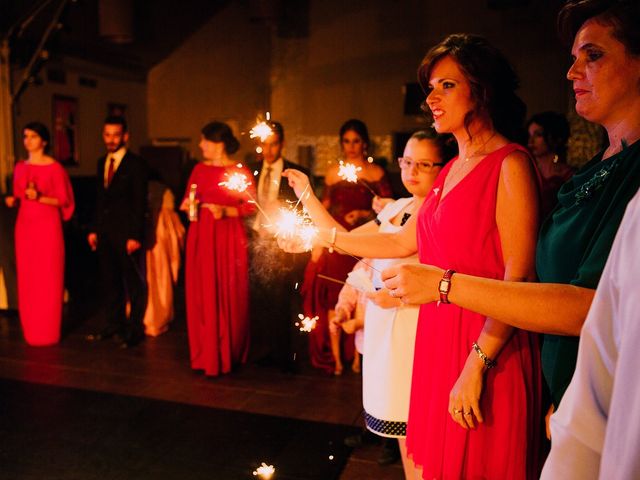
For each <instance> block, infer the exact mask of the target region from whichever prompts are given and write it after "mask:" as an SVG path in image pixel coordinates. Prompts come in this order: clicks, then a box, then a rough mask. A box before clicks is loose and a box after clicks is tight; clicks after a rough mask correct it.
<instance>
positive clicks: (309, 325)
mask: <svg viewBox="0 0 640 480" xmlns="http://www.w3.org/2000/svg"><path fill="white" fill-rule="evenodd" d="M298 318H299V319H300V321H299V322H296V324H295V325H296V327H298V328H299V329H300V331H301V332H310V331H311V330H313V329H314V328H316V323H317V322H318V319H319V318H320V317H318V316H317V315H316V316H315V317H313V318H310V317H305V316H304V315H303V314H301V313H299V314H298Z"/></svg>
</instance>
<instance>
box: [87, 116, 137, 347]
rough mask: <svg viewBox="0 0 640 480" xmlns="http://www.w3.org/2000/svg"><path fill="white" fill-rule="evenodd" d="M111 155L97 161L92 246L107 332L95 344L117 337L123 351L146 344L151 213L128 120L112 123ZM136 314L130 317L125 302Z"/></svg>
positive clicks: (105, 135)
mask: <svg viewBox="0 0 640 480" xmlns="http://www.w3.org/2000/svg"><path fill="white" fill-rule="evenodd" d="M102 139H103V141H104V144H105V147H106V150H107V155H105V156H104V157H101V158H100V159H99V160H98V170H97V183H98V197H97V202H96V222H95V228H94V229H93V230H92V232H91V233H89V235H88V241H89V245H90V247H91V249H92V250H94V251H97V253H98V262H99V271H100V280H101V282H100V285H101V286H100V292H98V296H99V297H101V298H102V299H103V303H104V308H103V312H104V315H105V317H106V327H105V328H104V329H103V330H102V331H100V332H99V333H96V334H93V335H89V337H88V338H89V339H90V340H104V339H107V338H111V337H114V336H115V337H117V338H118V339H119V340H120V342H121V344H120V345H121V347H122V348H127V347H132V346H135V345H137V344H138V343H139V342H140V341H141V340H142V339H143V338H144V327H143V324H142V320H143V317H144V312H145V308H146V304H147V285H146V278H145V274H144V251H143V250H142V248H141V246H142V240H143V235H144V229H145V214H146V210H147V167H146V164H145V162H144V160H143V159H142V158H141V157H139V156H138V155H136V154H134V153H132V152H130V151H128V150H127V147H126V144H127V141H128V140H129V132H128V130H127V124H126V121H125V120H124V118H122V117H116V116H110V117H107V118H106V120H105V122H104V127H103V129H102ZM127 299H128V300H129V302H130V305H131V311H130V314H129V318H128V319H127V315H126V311H125V309H126V300H127Z"/></svg>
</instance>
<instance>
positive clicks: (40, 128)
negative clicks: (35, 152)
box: [22, 122, 51, 153]
mask: <svg viewBox="0 0 640 480" xmlns="http://www.w3.org/2000/svg"><path fill="white" fill-rule="evenodd" d="M25 130H31V131H32V132H36V133H37V134H38V136H39V137H40V138H41V139H42V141H43V142H45V145H44V149H43V150H44V153H49V149H50V147H51V135H50V134H49V129H48V128H47V127H45V125H44V123H41V122H29V123H27V124H26V125H25V126H24V127H23V128H22V131H23V132H24V131H25Z"/></svg>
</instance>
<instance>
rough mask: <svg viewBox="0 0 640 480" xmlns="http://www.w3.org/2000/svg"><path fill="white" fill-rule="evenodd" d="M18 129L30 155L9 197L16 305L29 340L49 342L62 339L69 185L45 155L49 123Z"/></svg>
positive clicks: (16, 174) (71, 201)
mask: <svg viewBox="0 0 640 480" xmlns="http://www.w3.org/2000/svg"><path fill="white" fill-rule="evenodd" d="M22 132H23V144H24V148H25V150H26V151H27V155H28V158H27V160H23V161H21V162H18V163H17V164H16V167H15V171H14V175H13V195H14V196H12V197H7V205H9V206H18V208H19V210H18V219H17V222H16V230H15V245H16V267H17V274H18V310H19V313H20V322H21V324H22V330H23V332H24V338H25V340H26V341H27V343H28V344H29V345H34V346H41V345H52V344H55V343H58V342H59V341H60V325H61V321H62V300H63V295H64V236H63V232H62V221H63V220H69V219H70V218H71V216H72V215H73V210H74V199H73V190H72V188H71V182H70V181H69V177H68V176H67V173H66V172H65V170H64V168H63V167H62V165H60V164H59V163H58V162H56V160H55V159H54V158H52V157H50V156H49V155H47V151H48V147H49V131H48V130H47V128H46V127H45V126H44V125H43V124H41V123H39V122H32V123H28V124H27V125H25V127H24V128H23V130H22Z"/></svg>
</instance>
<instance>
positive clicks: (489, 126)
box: [319, 34, 541, 479]
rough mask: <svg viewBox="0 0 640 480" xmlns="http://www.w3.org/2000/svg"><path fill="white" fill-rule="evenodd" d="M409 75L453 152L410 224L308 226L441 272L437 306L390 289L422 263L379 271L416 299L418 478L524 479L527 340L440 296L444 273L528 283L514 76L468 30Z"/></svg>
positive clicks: (530, 374) (530, 233)
mask: <svg viewBox="0 0 640 480" xmlns="http://www.w3.org/2000/svg"><path fill="white" fill-rule="evenodd" d="M418 77H419V80H420V82H421V84H422V86H423V88H424V90H425V91H426V92H427V100H426V103H427V106H428V109H429V111H430V112H431V115H432V117H433V121H434V127H435V129H436V131H438V132H439V133H443V132H449V133H452V134H453V136H454V137H455V138H456V141H457V143H458V148H459V152H460V153H459V156H458V157H456V158H455V159H454V160H452V161H451V162H449V163H448V164H447V165H446V166H445V167H444V168H443V170H442V172H441V173H440V175H439V176H438V178H437V179H436V181H435V183H434V185H433V187H434V188H432V189H431V193H430V194H429V195H428V196H427V198H426V199H425V201H424V203H423V205H422V208H421V210H420V213H419V214H418V215H417V219H414V218H413V217H412V218H410V219H409V221H408V222H407V223H406V224H405V226H404V228H402V229H401V230H399V231H398V232H396V233H390V234H378V235H360V234H346V233H341V232H337V231H334V230H331V231H320V234H319V238H320V239H321V240H322V241H324V242H326V243H328V244H330V245H332V246H334V247H335V248H336V249H339V250H341V251H342V250H344V251H347V252H349V253H352V254H355V255H360V256H364V257H369V258H376V257H386V258H389V257H402V256H407V255H409V254H411V253H413V252H415V251H416V250H417V251H418V254H419V259H420V262H421V263H427V264H435V265H439V266H441V267H446V268H448V269H450V270H447V274H446V275H445V278H444V280H443V282H442V285H441V287H442V288H441V291H442V298H441V302H439V303H437V304H436V303H428V302H425V301H420V300H421V299H420V298H418V299H417V300H413V298H411V301H406V300H407V299H406V298H405V297H404V295H405V294H404V292H403V289H400V290H398V289H397V288H398V287H397V286H396V283H397V282H398V281H399V279H398V278H395V275H396V273H395V272H403V271H404V269H407V270H409V271H411V272H413V271H414V270H417V271H422V270H423V268H424V266H423V265H419V264H409V265H399V266H394V267H390V268H389V269H387V270H384V271H383V279H387V278H391V280H389V281H388V282H387V288H388V289H389V290H390V292H391V294H392V295H393V296H396V297H398V298H401V300H402V301H405V303H412V304H422V305H421V306H420V313H419V319H418V329H417V334H416V345H415V355H414V362H413V379H412V386H411V405H410V409H409V419H408V425H407V450H408V454H409V456H410V457H411V458H412V459H413V461H414V462H415V464H416V465H417V466H418V467H421V468H422V477H423V478H425V479H431V478H519V479H520V478H523V479H524V478H535V477H536V475H537V473H538V471H539V465H538V463H539V462H538V460H537V457H536V455H537V453H538V439H539V435H538V433H539V426H540V423H539V420H540V416H541V415H540V414H541V407H540V404H539V403H540V392H541V380H540V374H539V371H540V366H539V362H540V359H539V352H538V344H537V336H536V335H533V334H529V333H528V332H526V331H523V330H518V329H514V328H513V327H510V326H508V325H506V324H505V323H502V322H499V321H497V320H495V319H494V318H492V317H491V316H487V315H485V314H478V313H475V312H473V311H472V310H470V309H466V308H461V307H459V306H457V305H454V304H449V299H448V297H447V291H448V290H447V285H448V282H449V281H450V276H451V275H452V274H453V271H454V270H455V271H457V272H465V273H470V274H476V275H483V276H486V277H489V278H495V279H504V280H513V281H527V280H528V281H531V280H533V279H534V278H535V270H534V253H535V235H536V232H537V229H538V191H537V185H536V175H535V170H534V166H533V162H532V160H531V159H530V158H529V156H528V154H527V152H526V150H525V149H524V148H523V147H522V146H520V145H517V144H515V143H512V142H511V141H510V136H512V135H517V134H518V133H519V132H520V131H521V128H519V126H520V125H522V123H523V120H524V118H523V117H524V106H523V103H522V101H521V100H520V99H519V98H518V97H517V95H516V93H515V89H516V87H517V86H518V79H517V77H516V75H515V72H514V71H513V69H512V68H511V66H510V65H509V63H508V61H507V60H506V59H505V57H504V56H503V55H502V54H501V53H500V52H499V51H498V50H497V49H495V48H494V47H493V46H491V45H490V44H489V43H488V42H487V41H486V40H485V39H484V38H482V37H479V36H476V35H468V34H456V35H450V36H449V37H447V38H446V39H445V40H444V41H442V42H441V43H440V44H438V45H437V46H435V47H434V48H432V49H431V50H430V51H429V52H428V53H427V56H426V57H425V59H424V61H423V63H422V65H421V67H420V68H419V70H418ZM416 231H417V236H416ZM404 281H405V280H404V278H402V285H404ZM488 300H493V299H492V298H490V299H488ZM429 301H430V300H429ZM498 354H499V357H498ZM496 358H497V363H496V361H494V360H492V359H496ZM496 365H497V366H496ZM494 366H496V368H493V367H494Z"/></svg>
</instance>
